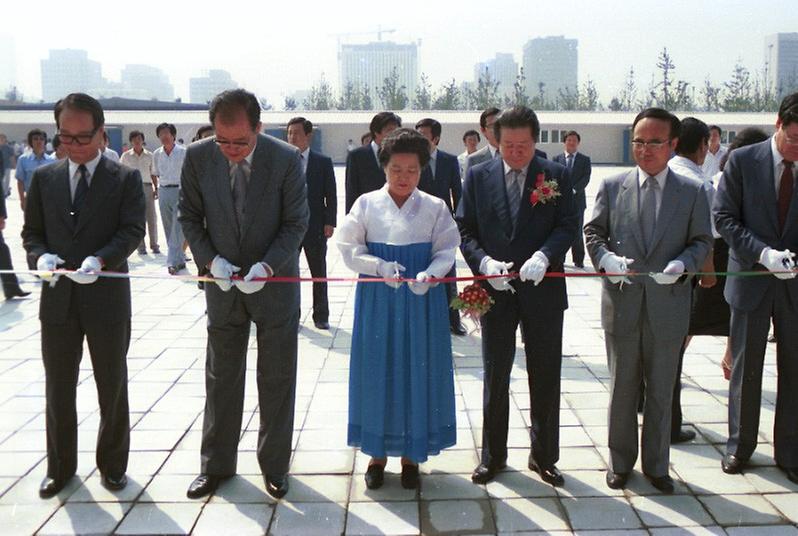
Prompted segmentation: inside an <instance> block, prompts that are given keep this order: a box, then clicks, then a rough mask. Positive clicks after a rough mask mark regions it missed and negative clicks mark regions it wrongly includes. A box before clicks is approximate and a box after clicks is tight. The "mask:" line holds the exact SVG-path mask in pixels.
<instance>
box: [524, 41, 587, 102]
mask: <svg viewBox="0 0 798 536" xmlns="http://www.w3.org/2000/svg"><path fill="white" fill-rule="evenodd" d="M577 48H578V41H577V40H576V39H566V38H565V37H563V36H561V35H560V36H551V37H539V38H537V39H531V40H529V41H527V43H526V45H524V59H523V66H524V76H525V77H526V88H527V89H526V90H527V94H528V95H529V96H536V95H540V94H541V88H542V93H543V96H544V97H545V98H546V99H547V100H549V101H555V100H556V99H557V98H558V97H559V92H560V91H561V90H562V91H565V90H566V89H567V90H569V91H571V92H575V91H576V89H577V87H578V84H579V82H578V77H577V72H578V62H577ZM541 84H542V86H541Z"/></svg>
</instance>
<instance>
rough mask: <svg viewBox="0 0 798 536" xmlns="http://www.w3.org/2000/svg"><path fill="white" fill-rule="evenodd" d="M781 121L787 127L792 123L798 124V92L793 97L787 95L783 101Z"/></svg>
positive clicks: (780, 107) (780, 110)
mask: <svg viewBox="0 0 798 536" xmlns="http://www.w3.org/2000/svg"><path fill="white" fill-rule="evenodd" d="M779 121H781V124H782V126H785V127H786V126H787V125H789V124H791V123H798V91H796V92H795V93H793V94H792V95H787V96H786V97H784V100H782V101H781V106H779Z"/></svg>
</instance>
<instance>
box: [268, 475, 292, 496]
mask: <svg viewBox="0 0 798 536" xmlns="http://www.w3.org/2000/svg"><path fill="white" fill-rule="evenodd" d="M263 479H264V480H265V481H266V491H267V492H268V493H269V495H271V496H272V497H274V498H275V499H282V498H283V497H285V494H286V493H288V475H279V476H273V475H266V476H264V477H263Z"/></svg>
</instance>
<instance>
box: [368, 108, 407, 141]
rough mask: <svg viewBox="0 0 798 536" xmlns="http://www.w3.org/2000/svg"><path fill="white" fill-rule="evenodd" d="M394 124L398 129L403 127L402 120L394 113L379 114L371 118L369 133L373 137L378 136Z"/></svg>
mask: <svg viewBox="0 0 798 536" xmlns="http://www.w3.org/2000/svg"><path fill="white" fill-rule="evenodd" d="M391 123H393V124H394V125H396V126H397V128H399V127H401V126H402V118H401V117H399V116H398V115H396V114H395V113H393V112H379V113H378V114H377V115H375V116H374V117H372V118H371V123H370V124H369V132H371V135H372V136H376V135H377V134H378V133H379V132H382V129H384V128H385V127H387V126H388V125H390V124H391Z"/></svg>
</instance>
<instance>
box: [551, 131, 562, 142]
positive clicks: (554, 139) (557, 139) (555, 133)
mask: <svg viewBox="0 0 798 536" xmlns="http://www.w3.org/2000/svg"><path fill="white" fill-rule="evenodd" d="M551 143H560V131H559V130H552V131H551Z"/></svg>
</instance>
